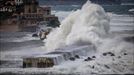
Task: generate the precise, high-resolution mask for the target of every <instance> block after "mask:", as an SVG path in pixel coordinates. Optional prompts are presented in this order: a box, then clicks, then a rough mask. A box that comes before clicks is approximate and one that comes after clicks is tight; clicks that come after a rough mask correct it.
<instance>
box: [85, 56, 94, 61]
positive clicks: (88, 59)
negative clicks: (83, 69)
mask: <svg viewBox="0 0 134 75" xmlns="http://www.w3.org/2000/svg"><path fill="white" fill-rule="evenodd" d="M91 60H93V59H92V58H90V57H88V58H87V59H85V60H84V61H91Z"/></svg>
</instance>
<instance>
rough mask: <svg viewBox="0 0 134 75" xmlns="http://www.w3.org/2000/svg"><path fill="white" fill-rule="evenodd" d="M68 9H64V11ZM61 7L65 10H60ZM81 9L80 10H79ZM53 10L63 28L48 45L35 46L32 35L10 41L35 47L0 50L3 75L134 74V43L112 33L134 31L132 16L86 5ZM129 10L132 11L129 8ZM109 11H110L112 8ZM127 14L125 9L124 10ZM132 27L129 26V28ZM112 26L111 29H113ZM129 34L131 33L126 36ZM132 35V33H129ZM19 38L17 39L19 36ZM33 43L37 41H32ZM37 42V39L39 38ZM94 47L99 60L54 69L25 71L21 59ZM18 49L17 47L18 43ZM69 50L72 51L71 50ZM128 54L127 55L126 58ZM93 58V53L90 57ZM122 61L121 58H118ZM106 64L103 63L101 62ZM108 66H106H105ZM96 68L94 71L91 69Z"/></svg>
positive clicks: (73, 62)
mask: <svg viewBox="0 0 134 75" xmlns="http://www.w3.org/2000/svg"><path fill="white" fill-rule="evenodd" d="M64 6H65V8H64ZM60 7H61V8H62V9H60ZM77 8H78V10H77ZM52 9H54V10H53V11H52V13H53V14H55V15H57V16H58V17H59V19H60V21H61V25H60V27H58V28H56V29H55V30H54V31H53V32H52V33H50V35H48V37H47V40H45V42H46V44H44V46H42V43H41V45H40V46H36V45H37V42H34V43H33V42H30V43H29V42H28V41H27V40H25V39H27V38H30V39H29V40H31V41H32V38H31V36H27V37H24V38H22V39H20V38H19V39H20V40H19V39H18V38H17V41H16V40H12V39H11V40H10V39H9V40H8V41H11V42H17V43H22V41H23V42H24V43H23V44H25V42H26V43H29V44H30V45H32V44H33V46H30V47H26V46H25V45H27V44H25V45H23V46H22V47H21V48H18V49H14V50H11V51H8V50H7V51H1V52H0V53H1V54H0V60H2V61H3V62H2V63H1V65H0V68H1V69H0V74H6V75H9V74H13V75H29V74H30V75H44V74H46V75H56V74H57V75H60V74H61V75H62V74H63V75H64V74H65V75H68V74H69V75H75V74H76V75H77V74H78V75H83V74H84V75H89V74H100V73H101V74H124V73H125V74H133V73H134V72H133V70H134V68H133V63H134V61H133V57H134V53H133V49H134V47H133V43H129V42H126V41H124V40H123V37H121V36H120V34H117V36H115V35H113V34H111V31H124V30H133V27H134V26H133V25H134V20H133V16H130V14H128V13H125V12H124V13H125V14H124V13H122V14H121V13H120V14H119V13H116V12H115V11H112V12H110V11H107V12H105V11H104V10H105V9H104V10H103V8H102V7H101V6H99V5H94V4H92V3H90V2H87V3H86V4H85V5H84V6H83V7H82V8H81V6H77V5H72V6H66V5H62V6H58V7H56V6H55V8H52ZM128 9H129V8H128ZM109 10H110V9H109ZM122 11H124V10H122ZM128 25H129V26H130V27H129V26H128ZM111 27H112V28H111ZM111 29H113V30H111ZM127 34H128V33H127ZM129 35H133V34H129ZM17 37H18V36H17ZM33 40H34V39H33ZM36 40H37V39H36ZM74 44H75V45H85V44H86V45H88V44H93V45H95V47H96V49H97V52H96V53H95V54H93V55H94V56H96V59H95V60H93V61H89V62H86V61H84V57H83V58H81V59H78V60H76V61H67V62H64V63H62V64H60V65H58V66H54V67H52V68H22V58H23V57H26V56H31V55H37V54H40V55H42V54H44V53H46V52H47V51H46V49H48V50H50V51H51V50H54V49H56V48H60V47H64V46H66V45H74ZM16 46H17V44H16ZM68 49H69V48H68ZM109 51H110V52H113V53H114V54H115V56H110V55H108V56H103V55H102V53H104V52H109ZM124 53H126V54H127V55H124ZM89 56H90V54H89ZM119 56H120V57H121V58H118V57H119ZM102 61H103V62H102ZM106 65H107V66H106ZM93 66H94V68H92V67H93Z"/></svg>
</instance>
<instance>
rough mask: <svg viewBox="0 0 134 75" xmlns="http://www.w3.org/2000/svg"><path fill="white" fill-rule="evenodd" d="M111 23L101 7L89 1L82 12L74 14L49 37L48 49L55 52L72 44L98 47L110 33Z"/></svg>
mask: <svg viewBox="0 0 134 75" xmlns="http://www.w3.org/2000/svg"><path fill="white" fill-rule="evenodd" d="M109 21H110V19H109V17H108V16H107V14H106V13H105V11H104V9H103V8H102V7H101V6H99V5H97V4H93V3H91V2H90V1H87V2H86V3H85V4H84V5H83V7H82V8H81V9H80V10H77V11H75V12H72V13H71V14H70V15H69V16H68V17H67V18H66V19H65V20H63V21H62V23H61V25H60V27H59V28H57V29H56V30H54V31H53V32H51V33H50V34H49V35H48V36H47V40H46V48H47V49H48V50H54V49H56V48H59V47H63V46H65V45H72V44H94V45H98V44H100V43H101V39H102V38H103V37H105V35H106V34H108V33H109Z"/></svg>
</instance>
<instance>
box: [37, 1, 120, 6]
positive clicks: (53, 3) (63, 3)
mask: <svg viewBox="0 0 134 75" xmlns="http://www.w3.org/2000/svg"><path fill="white" fill-rule="evenodd" d="M38 1H39V3H40V5H82V4H84V3H85V2H86V1H87V0H38ZM91 1H92V2H94V3H98V4H120V3H121V0H91Z"/></svg>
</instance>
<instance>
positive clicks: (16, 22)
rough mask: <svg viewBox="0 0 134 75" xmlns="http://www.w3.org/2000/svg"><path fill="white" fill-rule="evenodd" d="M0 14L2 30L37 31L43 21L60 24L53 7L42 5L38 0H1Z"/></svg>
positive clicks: (0, 27)
mask: <svg viewBox="0 0 134 75" xmlns="http://www.w3.org/2000/svg"><path fill="white" fill-rule="evenodd" d="M0 16H1V18H0V31H36V28H37V27H38V23H39V22H41V21H46V22H47V23H48V25H50V26H51V24H49V23H51V21H56V22H55V23H56V24H54V27H55V26H58V25H59V21H58V17H56V16H55V15H52V14H51V7H48V6H46V7H40V6H39V3H38V1H37V0H0Z"/></svg>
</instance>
